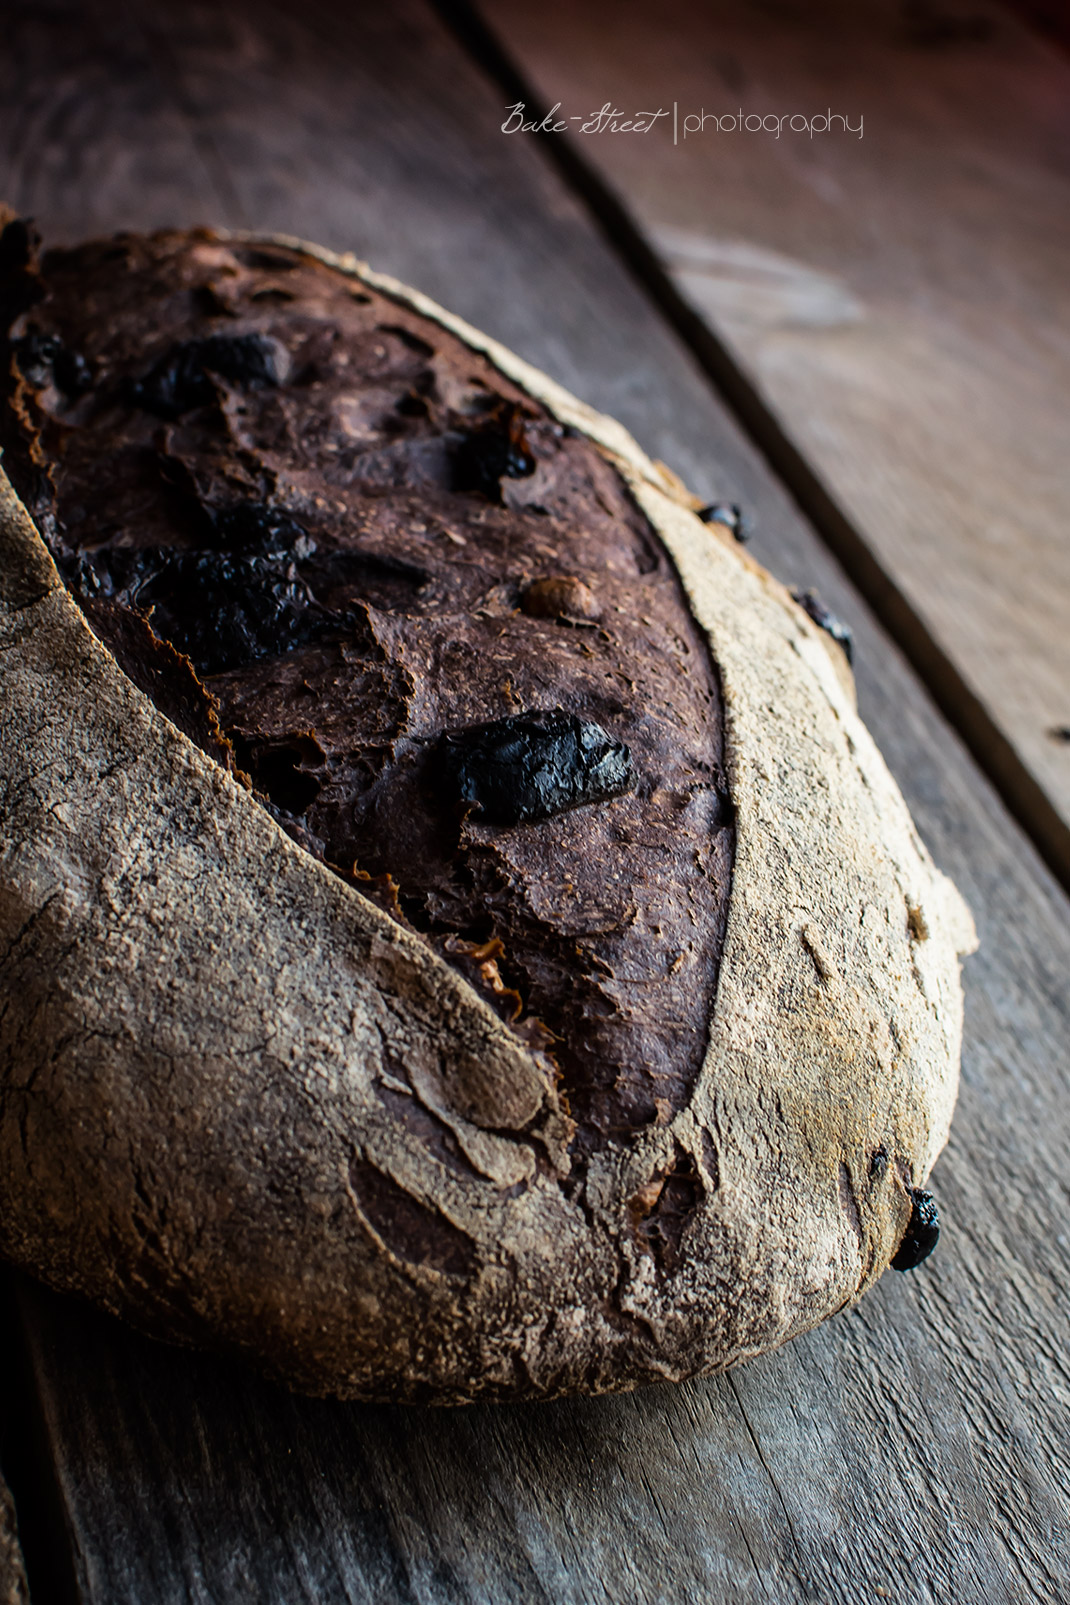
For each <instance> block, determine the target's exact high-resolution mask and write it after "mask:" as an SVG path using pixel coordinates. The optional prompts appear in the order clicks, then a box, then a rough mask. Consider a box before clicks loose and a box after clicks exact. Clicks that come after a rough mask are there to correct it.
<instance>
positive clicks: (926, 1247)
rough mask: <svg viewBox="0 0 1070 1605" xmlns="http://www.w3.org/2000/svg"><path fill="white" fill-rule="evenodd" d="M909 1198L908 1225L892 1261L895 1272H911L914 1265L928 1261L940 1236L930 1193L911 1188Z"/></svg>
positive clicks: (938, 1220) (937, 1218) (934, 1206)
mask: <svg viewBox="0 0 1070 1605" xmlns="http://www.w3.org/2000/svg"><path fill="white" fill-rule="evenodd" d="M910 1196H911V1199H912V1201H913V1208H912V1209H911V1211H910V1224H909V1225H908V1226H907V1229H906V1233H905V1235H904V1237H903V1241H902V1242H901V1243H900V1245H899V1247H898V1249H897V1250H896V1253H895V1258H894V1259H893V1260H892V1267H893V1269H894V1270H897V1271H912V1270H913V1269H914V1267H915V1265H920V1264H921V1262H922V1260H923V1259H928V1257H929V1255H930V1254H931V1253H932V1251H933V1249H934V1248H935V1247H936V1243H937V1239H938V1238H939V1236H940V1216H939V1214H938V1213H937V1209H936V1200H935V1198H934V1197H933V1195H932V1193H926V1192H922V1190H921V1188H920V1187H912V1188H911V1189H910Z"/></svg>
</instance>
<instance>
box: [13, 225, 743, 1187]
mask: <svg viewBox="0 0 1070 1605" xmlns="http://www.w3.org/2000/svg"><path fill="white" fill-rule="evenodd" d="M31 243H32V242H30V240H29V236H28V235H26V234H25V232H24V234H23V235H20V236H19V238H18V239H14V238H13V239H12V240H9V242H8V246H9V249H8V257H9V259H10V261H9V267H10V274H9V279H10V283H11V287H12V295H11V299H10V300H9V301H8V303H7V304H8V305H9V307H14V306H16V305H17V308H18V316H17V317H16V316H15V314H14V313H12V317H13V318H14V322H13V325H12V327H11V329H10V332H9V336H8V340H7V350H6V352H4V351H0V384H3V385H6V392H7V393H6V404H3V405H0V443H2V444H3V446H4V466H5V469H6V470H7V472H8V474H9V475H10V476H11V478H12V479H13V481H14V483H15V486H16V489H17V490H18V492H19V494H20V495H21V496H22V498H23V500H24V501H25V502H26V504H27V506H28V507H29V509H30V511H31V513H32V514H33V515H34V516H35V517H36V519H37V521H38V526H39V528H41V529H42V531H44V532H45V535H46V538H47V540H48V541H49V543H50V545H51V547H52V550H53V554H54V555H55V557H56V560H57V563H58V564H59V567H60V571H61V573H62V574H63V576H64V579H65V581H66V583H67V584H68V586H69V587H70V589H71V591H72V593H73V594H74V596H75V597H76V598H77V599H78V600H79V601H80V603H81V605H82V606H83V608H84V610H85V612H86V616H87V618H88V619H89V622H90V624H91V625H92V627H93V628H94V629H95V630H96V631H97V633H98V635H99V636H100V637H101V639H102V640H103V641H104V642H105V644H106V645H107V646H108V647H109V649H110V650H111V651H112V652H113V653H114V655H115V657H116V658H117V660H118V662H119V664H120V665H121V667H123V668H124V669H125V670H126V672H127V673H128V674H129V675H130V676H131V678H132V679H134V680H135V681H136V682H137V683H138V684H139V685H140V686H141V687H142V688H143V689H144V690H145V691H146V692H147V693H148V694H149V695H150V696H152V697H153V698H154V700H155V701H156V703H157V706H158V707H160V708H161V710H162V711H163V712H165V713H166V714H167V715H168V717H170V718H172V719H174V721H175V722H176V723H178V724H179V725H180V727H181V728H182V729H184V730H185V731H186V732H187V734H189V735H190V736H191V739H193V740H196V741H198V742H199V743H200V745H201V746H202V747H203V748H204V750H205V751H206V752H208V753H209V754H210V755H211V756H212V757H213V758H214V759H215V760H216V761H218V762H222V763H224V764H227V765H230V766H232V767H234V768H235V769H237V770H239V771H242V772H243V773H245V774H246V775H248V776H249V777H250V778H251V780H252V783H253V786H254V787H255V789H256V792H257V794H258V795H259V796H260V798H261V799H262V800H263V803H264V805H265V807H267V808H268V809H269V810H270V811H271V812H272V814H273V815H274V817H275V818H276V819H277V820H278V821H279V823H280V824H281V825H282V826H283V828H284V829H286V830H287V831H288V832H289V834H290V835H291V836H292V837H293V839H294V840H295V841H297V842H298V843H299V844H300V845H301V846H302V847H303V848H304V849H305V850H306V851H308V852H311V853H314V854H315V855H316V856H318V857H319V858H321V859H323V860H324V861H326V862H327V863H328V864H330V865H332V866H333V867H335V868H336V869H337V870H338V871H339V872H340V873H342V874H343V875H345V877H346V878H347V880H348V881H349V883H350V884H351V885H353V886H355V887H356V889H357V890H359V891H360V892H362V893H363V894H364V895H367V896H369V897H371V898H373V899H374V900H375V901H377V902H378V903H379V905H380V907H382V908H383V909H384V910H385V911H386V912H387V913H388V914H389V915H390V917H391V918H394V919H397V920H404V921H406V922H407V923H408V924H409V925H410V926H411V927H412V928H413V929H414V930H415V931H417V932H418V933H419V934H420V936H421V937H422V938H423V939H424V940H426V941H427V942H428V943H429V944H430V945H431V946H432V947H433V948H434V949H435V951H436V952H437V953H439V954H440V955H441V957H442V958H443V959H444V960H445V961H446V962H448V963H451V964H454V965H455V966H456V967H457V969H458V970H459V971H460V972H461V973H462V974H464V975H465V976H466V977H467V978H468V980H469V981H470V982H471V984H472V985H473V986H474V987H476V988H478V989H479V990H480V992H481V993H482V995H483V997H484V998H485V999H486V1001H487V1002H488V1004H489V1005H490V1006H491V1007H492V1008H494V1009H495V1010H496V1011H497V1012H498V1013H499V1014H500V1015H501V1017H502V1018H503V1019H505V1020H506V1021H508V1023H509V1025H510V1027H511V1029H513V1030H515V1031H516V1032H517V1033H518V1034H519V1035H520V1036H521V1037H522V1039H523V1040H524V1041H525V1043H527V1044H528V1045H529V1046H531V1047H532V1048H533V1051H539V1052H550V1053H552V1056H553V1059H554V1060H555V1062H556V1066H557V1069H558V1071H559V1073H560V1080H561V1085H562V1089H563V1092H564V1095H565V1096H566V1097H567V1100H568V1104H569V1108H570V1110H571V1113H572V1115H573V1117H574V1119H575V1120H576V1122H577V1124H578V1127H579V1131H578V1135H577V1139H576V1148H575V1155H576V1164H577V1166H578V1167H579V1169H580V1170H582V1165H583V1156H584V1155H585V1154H586V1153H589V1152H591V1151H592V1150H593V1149H594V1148H596V1147H598V1146H599V1145H600V1144H601V1143H604V1142H606V1141H609V1142H617V1141H620V1142H625V1141H627V1140H628V1139H629V1136H630V1134H631V1133H633V1132H635V1131H636V1130H638V1129H640V1128H642V1127H643V1126H645V1125H648V1124H650V1123H651V1122H655V1121H658V1122H662V1123H664V1122H666V1121H668V1120H670V1119H671V1118H672V1116H673V1114H674V1113H675V1112H676V1111H678V1110H679V1109H681V1108H683V1107H684V1105H685V1103H686V1101H687V1098H688V1096H689V1094H690V1089H691V1087H692V1086H693V1084H694V1079H695V1076H696V1075H697V1074H698V1071H699V1068H700V1066H701V1064H702V1062H703V1057H704V1054H705V1051H706V1044H707V1041H708V1036H709V1020H710V1011H711V1008H712V1001H713V998H714V997H715V995H716V989H717V973H718V966H719V963H720V956H721V951H722V947H723V942H724V931H725V923H726V918H727V910H728V900H729V892H730V887H731V875H732V855H733V851H734V826H733V814H732V808H731V804H730V800H729V799H728V784H727V779H726V775H725V769H724V748H723V741H724V737H723V709H722V702H721V693H720V686H719V682H718V677H717V672H716V669H715V667H714V665H713V663H712V662H711V660H710V656H709V648H708V645H707V642H706V639H705V637H704V636H703V635H702V633H701V631H700V630H699V629H698V627H697V626H696V625H695V623H694V620H693V619H692V617H691V614H690V612H689V609H688V606H687V602H686V599H685V598H684V595H683V592H682V589H681V586H680V583H679V580H678V578H677V576H676V573H675V571H674V569H673V567H672V564H671V563H670V561H669V559H668V557H667V554H666V553H665V551H664V549H663V548H662V546H661V544H660V542H659V541H658V539H657V536H656V534H655V533H654V531H653V529H652V528H651V526H650V524H649V523H648V521H647V519H646V518H645V516H644V515H643V513H642V511H641V510H640V509H639V507H638V506H637V505H636V503H635V501H634V500H633V498H632V496H631V494H630V492H629V491H628V489H627V487H626V486H625V484H624V482H623V480H622V479H621V477H620V475H619V474H618V472H617V470H616V469H615V468H614V467H613V466H612V465H611V463H610V462H609V461H607V459H606V457H605V456H603V455H602V453H601V452H600V451H599V450H598V448H597V447H595V446H594V445H593V443H592V442H591V441H589V440H588V439H587V438H586V437H585V436H583V435H581V434H579V433H577V432H575V431H572V430H569V429H564V428H562V426H561V425H560V424H559V423H558V422H557V421H556V420H555V419H554V418H553V417H551V416H550V415H549V413H548V412H547V411H546V409H545V408H544V407H542V406H541V405H540V403H538V402H537V401H535V400H533V399H532V398H531V397H530V396H528V395H526V394H525V393H524V392H523V391H521V390H519V389H518V388H517V386H516V385H514V384H513V383H512V382H511V381H510V380H508V379H506V378H505V376H504V375H503V374H501V373H500V372H499V371H498V370H497V369H496V368H495V367H494V366H493V364H492V363H491V362H490V361H489V360H488V359H487V358H486V357H485V356H483V355H482V354H481V353H479V352H477V351H474V350H472V349H471V348H470V347H469V346H466V345H465V344H464V343H463V341H461V340H460V339H458V338H457V337H456V336H455V335H453V334H451V333H450V332H449V331H447V330H445V329H443V328H441V327H439V326H438V325H437V324H435V323H433V322H431V320H429V319H427V318H425V317H423V316H421V315H420V314H418V313H416V312H413V311H412V310H411V309H410V308H409V307H407V306H406V305H404V304H403V303H402V302H400V301H397V300H393V299H391V298H390V297H389V296H386V295H384V294H383V293H382V292H380V291H376V290H372V289H371V288H369V287H366V286H364V285H361V284H359V283H358V282H357V281H355V280H354V279H353V278H352V277H349V276H347V275H345V274H342V273H340V272H338V271H336V270H335V269H333V268H329V267H327V266H326V265H324V264H323V263H321V262H318V261H315V260H314V259H312V258H310V257H308V256H305V255H303V254H302V253H300V252H298V251H293V250H289V249H287V248H285V247H282V246H279V247H274V246H273V247H272V248H271V249H270V250H267V249H259V248H252V247H249V246H246V245H235V244H234V243H233V242H228V241H225V240H220V239H219V238H217V237H216V236H214V235H212V234H210V233H208V232H206V231H194V232H191V233H178V232H175V233H166V234H160V235H154V236H152V237H148V238H146V237H142V236H137V235H124V236H121V237H120V238H118V239H117V240H109V241H104V242H100V243H98V244H90V245H85V246H81V247H78V248H77V249H75V250H69V251H68V250H55V251H50V252H49V253H48V256H47V257H46V258H45V267H44V274H43V276H42V274H41V272H39V271H38V269H37V266H36V263H35V262H34V261H33V259H32V252H31V251H30V249H29V247H30V244H31ZM28 253H29V254H28ZM0 256H2V253H0ZM2 266H3V264H2V262H0V268H2ZM2 281H3V274H2V272H0V288H2ZM35 298H36V299H35ZM31 302H33V305H32V308H31V306H30V303H31ZM236 319H240V323H236V322H235V320H236ZM30 320H32V323H31V321H30ZM234 328H238V329H240V331H241V333H240V334H238V335H234V334H232V333H231V332H230V331H231V330H232V329H234ZM2 335H3V326H2V325H0V340H2ZM30 336H33V338H34V339H35V340H45V341H48V340H55V341H57V342H59V344H60V345H61V346H62V347H63V349H65V350H68V351H77V352H80V353H81V354H82V355H83V356H84V358H85V362H86V371H87V373H88V375H89V378H90V383H91V388H90V391H89V393H88V394H87V395H86V397H85V398H84V399H83V400H81V401H79V402H77V403H76V404H75V405H72V404H71V402H70V400H69V398H68V396H67V395H66V394H65V393H64V392H63V390H62V388H61V387H59V386H58V385H57V384H55V383H53V384H48V383H42V384H36V383H34V382H31V379H30V378H29V377H28V376H27V374H26V372H25V371H24V369H23V368H22V367H21V366H20V364H19V362H18V361H16V360H13V359H14V356H15V353H14V351H13V350H12V347H13V346H14V345H15V343H16V342H18V341H22V340H25V339H27V338H28V337H30ZM54 349H55V348H54V347H51V346H48V347H40V346H35V347H34V350H35V352H37V354H38V355H40V354H41V353H42V352H44V351H52V350H54ZM161 352H166V353H167V356H165V357H164V358H162V359H161V358H160V353H161ZM35 360H36V359H35ZM28 363H29V366H30V367H31V368H33V366H34V363H33V361H29V358H28ZM213 375H214V376H215V377H214V378H213V377H212V376H213ZM39 377H41V378H43V379H45V380H47V377H48V375H47V372H46V371H45V368H44V367H43V366H42V367H41V368H40V370H39ZM52 377H53V379H55V377H56V375H55V368H54V366H53V368H52ZM139 386H140V390H139V389H138V388H137V387H139ZM203 400H207V401H208V402H210V403H211V404H210V405H201V402H202V401H203ZM146 401H149V402H152V405H148V406H147V405H146V404H145V403H146ZM161 413H163V414H166V421H164V422H162V423H161ZM42 464H44V465H47V466H46V467H44V468H43V467H42V466H41V465H42ZM562 624H564V625H566V626H569V627H567V628H562V627H561V626H562ZM198 675H199V676H200V678H199V679H198V678H197V677H198ZM532 709H538V710H553V711H552V712H543V713H541V714H537V715H535V714H532V713H530V712H525V710H532ZM533 720H534V721H535V723H534V724H533V723H532V721H533ZM488 727H490V729H491V730H492V731H494V730H497V732H498V735H499V736H500V735H501V732H502V730H503V728H504V729H506V730H509V731H510V732H511V735H510V738H509V740H510V741H512V740H514V739H515V740H516V743H517V745H516V749H515V750H516V751H517V752H522V753H523V754H524V761H523V762H522V763H520V764H519V765H517V764H511V762H510V761H506V759H505V748H506V747H508V745H509V742H508V741H506V742H504V743H503V742H501V741H499V740H498V739H497V738H494V739H490V738H488V737H487V735H486V730H487V728H488ZM473 730H482V731H483V735H482V736H481V737H480V740H479V741H478V742H476V743H473V742H472V740H471V732H472V731H473ZM443 732H449V733H450V734H451V736H452V737H457V736H458V735H461V734H462V733H464V732H468V733H469V735H468V736H467V737H465V738H464V739H463V740H461V741H457V740H454V741H453V742H452V745H451V743H449V742H444V741H443ZM596 732H597V733H596ZM585 740H586V742H587V745H586V746H585V745H584V742H585ZM477 748H478V751H477ZM447 750H452V752H453V755H454V758H455V759H456V760H457V761H458V765H459V769H461V770H463V771H464V776H465V785H466V786H467V789H468V791H469V792H470V794H471V795H470V798H469V801H468V803H467V804H466V805H463V804H462V787H461V785H460V784H459V783H453V784H452V790H451V789H449V788H447V791H446V795H445V797H444V795H443V778H444V776H443V767H442V766H443V754H444V752H445V751H447ZM629 754H630V761H631V768H630V771H629V770H628V768H627V767H626V766H627V764H628V755H629ZM462 756H463V758H464V760H465V761H464V762H461V761H460V760H461V758H462ZM548 759H549V760H550V762H549V770H550V772H552V774H553V776H554V778H553V780H552V783H548V784H546V785H544V784H543V782H542V781H541V780H539V781H538V782H537V784H535V785H533V786H532V784H531V783H532V777H533V775H537V774H538V772H539V770H540V765H541V766H542V767H547V760H548ZM559 760H560V765H559V767H558V768H557V769H555V768H554V765H555V764H558V761H559ZM481 765H482V768H481V767H480V766H481ZM629 779H630V781H631V784H630V786H629ZM525 788H530V789H532V790H533V791H534V793H535V794H536V796H535V800H534V801H533V802H530V801H528V800H527V799H526V797H524V796H521V797H520V799H519V807H518V791H519V792H524V789H525ZM540 788H541V789H540ZM626 788H627V789H626ZM495 803H497V808H495ZM488 804H489V809H488V807H487V805H488ZM492 815H496V816H497V818H496V820H495V821H492V818H491V816H492ZM521 815H525V816H526V817H527V819H528V820H529V821H530V824H529V825H526V826H525V825H522V826H520V828H516V827H515V826H512V825H505V824H504V823H502V820H504V819H516V818H519V817H520V816H521ZM672 1196H673V1197H675V1194H673V1195H672ZM674 1208H675V1205H674ZM668 1209H669V1204H668V1202H667V1203H666V1205H665V1211H668ZM665 1211H663V1213H664V1212H665Z"/></svg>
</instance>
